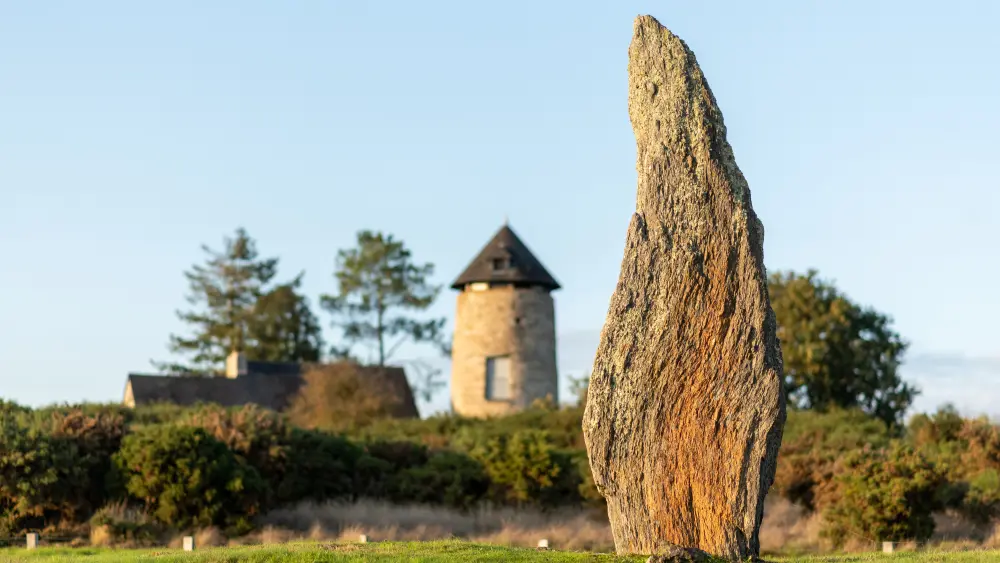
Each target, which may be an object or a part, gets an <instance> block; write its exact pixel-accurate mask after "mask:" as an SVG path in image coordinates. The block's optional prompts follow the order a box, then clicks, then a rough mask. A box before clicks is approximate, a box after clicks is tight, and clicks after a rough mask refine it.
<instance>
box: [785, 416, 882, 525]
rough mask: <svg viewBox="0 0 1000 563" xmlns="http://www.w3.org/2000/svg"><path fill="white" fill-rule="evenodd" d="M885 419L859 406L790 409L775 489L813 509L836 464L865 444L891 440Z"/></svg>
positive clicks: (792, 500) (880, 445)
mask: <svg viewBox="0 0 1000 563" xmlns="http://www.w3.org/2000/svg"><path fill="white" fill-rule="evenodd" d="M890 437H891V436H890V430H889V428H888V427H887V426H886V425H885V423H884V422H882V421H880V420H878V419H875V418H872V417H871V416H869V415H867V414H865V413H863V412H861V411H859V410H846V411H845V410H834V411H830V412H826V413H820V412H813V411H801V410H790V411H789V412H788V418H787V421H786V423H785V430H784V435H783V437H782V441H781V451H780V453H779V455H778V469H777V471H776V473H775V478H774V485H773V490H774V492H775V493H777V494H778V495H779V496H781V497H782V498H785V499H787V500H789V501H791V502H793V503H796V504H799V505H802V506H803V507H805V508H807V509H809V510H812V509H814V508H815V495H816V491H817V488H818V487H819V486H820V485H822V484H823V483H826V482H827V481H829V480H830V479H831V478H832V477H833V470H834V464H835V463H836V461H837V460H838V459H839V458H841V457H843V456H844V455H845V454H847V453H849V452H853V451H857V450H859V449H862V448H864V447H865V446H871V447H874V448H881V447H883V446H885V445H887V444H888V443H889V440H890Z"/></svg>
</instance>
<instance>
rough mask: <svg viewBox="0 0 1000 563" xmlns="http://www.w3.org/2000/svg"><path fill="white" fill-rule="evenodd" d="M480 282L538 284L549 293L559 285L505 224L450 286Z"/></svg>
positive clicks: (458, 286)
mask: <svg viewBox="0 0 1000 563" xmlns="http://www.w3.org/2000/svg"><path fill="white" fill-rule="evenodd" d="M477 282H492V283H517V284H528V285H538V286H542V287H544V288H546V289H548V290H549V291H552V290H555V289H559V282H557V281H556V280H555V278H553V277H552V274H550V273H549V272H548V270H546V269H545V266H542V263H541V262H539V261H538V258H535V255H534V254H532V253H531V251H530V250H528V247H527V246H526V245H525V244H524V242H522V241H521V239H520V238H518V236H517V235H516V234H514V231H513V230H511V228H510V227H509V226H508V225H506V224H505V225H504V226H503V227H501V228H500V230H499V231H497V234H495V235H493V238H492V239H491V240H490V242H488V243H486V246H485V247H483V249H482V250H481V251H479V254H478V255H477V256H476V257H475V258H474V259H473V260H472V263H470V264H469V266H468V267H467V268H466V269H465V271H464V272H462V275H460V276H458V279H456V280H455V283H453V284H451V287H452V289H462V288H463V287H465V286H466V285H467V284H470V283H477Z"/></svg>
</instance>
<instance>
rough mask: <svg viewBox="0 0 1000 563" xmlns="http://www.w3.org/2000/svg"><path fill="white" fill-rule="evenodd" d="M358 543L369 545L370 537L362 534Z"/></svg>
mask: <svg viewBox="0 0 1000 563" xmlns="http://www.w3.org/2000/svg"><path fill="white" fill-rule="evenodd" d="M358 541H359V542H361V543H368V536H366V535H364V534H361V535H360V536H358Z"/></svg>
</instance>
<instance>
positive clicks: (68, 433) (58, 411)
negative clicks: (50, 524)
mask: <svg viewBox="0 0 1000 563" xmlns="http://www.w3.org/2000/svg"><path fill="white" fill-rule="evenodd" d="M123 410H125V409H123V408H122V407H118V406H106V405H81V406H76V407H63V408H54V409H48V410H47V411H39V414H41V415H42V416H45V419H44V423H43V424H45V426H46V427H47V431H48V432H49V433H50V435H51V436H52V439H53V440H56V441H62V442H67V444H66V448H67V449H68V450H70V451H73V452H74V453H75V454H76V455H75V464H76V470H75V471H74V472H73V474H74V475H75V476H76V479H75V480H74V481H72V482H70V481H68V480H67V479H68V478H69V476H64V477H62V479H63V480H64V485H65V486H66V488H67V489H68V497H67V498H66V499H65V504H66V505H67V506H68V507H70V508H71V510H72V513H71V514H66V515H65V517H66V518H68V519H73V518H74V517H85V516H89V515H91V514H93V513H94V511H95V510H97V508H98V507H100V506H102V505H103V504H104V503H105V502H107V500H108V499H109V498H111V497H112V496H115V495H116V494H118V493H120V492H123V491H118V490H115V489H116V487H115V481H114V480H113V477H112V465H111V457H112V456H113V455H114V454H115V452H117V451H118V449H119V448H120V447H121V443H122V439H123V438H124V436H125V432H126V428H127V426H126V416H127V414H126V413H124V412H123Z"/></svg>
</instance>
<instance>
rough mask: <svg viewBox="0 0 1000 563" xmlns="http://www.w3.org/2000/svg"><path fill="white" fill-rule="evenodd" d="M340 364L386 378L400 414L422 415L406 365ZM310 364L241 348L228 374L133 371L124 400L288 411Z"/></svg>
mask: <svg viewBox="0 0 1000 563" xmlns="http://www.w3.org/2000/svg"><path fill="white" fill-rule="evenodd" d="M337 365H338V367H339V368H342V369H352V370H357V371H358V372H359V374H360V375H362V376H363V377H364V378H367V379H370V380H375V379H381V380H382V383H384V384H385V385H383V386H382V387H381V388H382V389H387V390H389V392H391V393H393V394H394V395H396V399H398V400H396V401H394V402H393V403H394V411H395V412H393V413H392V414H393V416H395V417H397V418H419V416H420V415H419V413H418V411H417V405H416V401H415V400H414V397H413V390H412V389H411V388H410V384H409V382H408V381H407V380H406V373H405V372H404V371H403V368H399V367H384V368H380V367H378V366H363V365H359V364H356V363H353V362H337ZM309 367H310V364H300V363H289V362H260V361H254V360H247V359H246V357H245V356H244V355H243V354H241V353H238V352H234V353H232V354H230V356H229V358H228V359H227V360H226V372H225V377H216V376H212V375H206V376H186V375H143V374H135V373H132V374H129V375H128V378H127V379H126V382H125V396H124V398H123V401H122V402H123V403H124V404H125V406H127V407H129V408H135V407H136V406H140V405H149V404H154V403H172V404H176V405H183V406H190V405H195V404H197V403H215V404H219V405H222V406H225V407H232V406H241V405H247V404H255V405H260V406H262V407H265V408H268V409H271V410H275V411H282V410H284V409H285V408H286V407H287V406H288V405H289V403H290V402H291V400H292V399H293V398H294V397H295V395H296V393H298V391H299V389H300V388H301V387H302V384H303V381H304V379H303V375H304V374H305V372H306V371H307V370H308V369H309Z"/></svg>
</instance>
